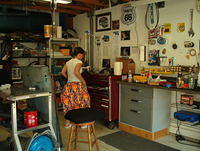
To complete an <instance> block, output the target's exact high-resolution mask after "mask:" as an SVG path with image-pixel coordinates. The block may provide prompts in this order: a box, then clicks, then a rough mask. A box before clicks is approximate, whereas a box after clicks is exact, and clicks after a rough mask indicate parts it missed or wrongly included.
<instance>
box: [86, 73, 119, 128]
mask: <svg viewBox="0 0 200 151" xmlns="http://www.w3.org/2000/svg"><path fill="white" fill-rule="evenodd" d="M83 77H84V79H85V80H86V83H87V88H88V92H89V94H90V99H91V105H92V108H95V109H97V110H101V111H103V112H104V114H105V118H104V119H105V121H106V122H108V123H109V125H108V128H110V129H112V128H114V127H113V125H115V121H117V120H118V119H119V84H118V82H117V81H119V80H121V76H113V75H103V74H93V73H85V74H83Z"/></svg>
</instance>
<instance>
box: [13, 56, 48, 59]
mask: <svg viewBox="0 0 200 151" xmlns="http://www.w3.org/2000/svg"><path fill="white" fill-rule="evenodd" d="M49 57H50V56H30V57H13V58H21V59H24V58H49Z"/></svg>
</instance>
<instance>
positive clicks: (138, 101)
mask: <svg viewBox="0 0 200 151" xmlns="http://www.w3.org/2000/svg"><path fill="white" fill-rule="evenodd" d="M131 101H132V102H136V103H141V102H142V101H140V100H134V99H132V100H131Z"/></svg>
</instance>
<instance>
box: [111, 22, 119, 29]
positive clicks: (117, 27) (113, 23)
mask: <svg viewBox="0 0 200 151" xmlns="http://www.w3.org/2000/svg"><path fill="white" fill-rule="evenodd" d="M112 30H119V20H113V21H112Z"/></svg>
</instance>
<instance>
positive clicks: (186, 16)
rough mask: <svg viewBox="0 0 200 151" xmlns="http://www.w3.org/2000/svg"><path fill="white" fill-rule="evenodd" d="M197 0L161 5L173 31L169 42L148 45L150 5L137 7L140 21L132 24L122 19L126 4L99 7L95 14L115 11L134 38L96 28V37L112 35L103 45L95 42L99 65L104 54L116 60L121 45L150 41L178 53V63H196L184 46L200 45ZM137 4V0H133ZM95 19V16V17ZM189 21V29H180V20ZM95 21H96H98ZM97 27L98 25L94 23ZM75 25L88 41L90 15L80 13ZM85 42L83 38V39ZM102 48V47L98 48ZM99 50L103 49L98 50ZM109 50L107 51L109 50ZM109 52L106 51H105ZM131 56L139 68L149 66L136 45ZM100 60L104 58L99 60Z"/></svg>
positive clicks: (170, 0)
mask: <svg viewBox="0 0 200 151" xmlns="http://www.w3.org/2000/svg"><path fill="white" fill-rule="evenodd" d="M195 2H196V0H168V1H167V2H166V6H165V8H161V9H160V22H159V24H160V25H162V24H165V23H171V25H172V32H171V34H165V35H164V37H165V38H167V41H168V42H167V44H165V45H158V44H156V45H154V46H148V36H147V29H146V27H145V26H144V16H145V12H146V5H143V6H137V7H136V14H137V18H136V22H135V23H134V24H132V25H124V24H122V22H121V7H122V6H123V5H118V6H115V7H112V8H107V9H104V10H98V11H96V12H95V14H96V15H97V14H102V13H105V12H111V13H112V20H117V19H119V20H120V29H119V32H121V31H124V30H130V31H131V40H128V41H121V40H120V35H119V36H115V35H114V34H113V32H114V31H113V30H111V31H104V32H96V33H95V37H97V38H100V39H102V37H103V36H104V35H109V36H110V41H109V42H103V41H102V40H101V42H102V43H101V45H100V47H97V46H96V44H95V49H94V52H95V54H96V55H95V56H94V57H95V58H94V59H95V66H96V68H98V67H97V65H101V60H102V59H103V58H105V59H106V58H111V59H112V62H114V59H115V57H119V56H120V47H121V46H136V45H139V46H140V45H146V46H147V47H148V48H149V50H150V49H160V50H163V49H164V48H166V49H167V52H166V56H168V57H174V58H175V62H174V64H175V65H196V57H190V59H186V57H185V56H186V55H187V53H188V48H184V41H190V40H191V41H193V42H194V43H195V47H194V48H195V49H197V50H198V49H199V48H198V47H199V44H198V43H199V42H198V41H199V39H200V35H199V33H200V21H199V18H200V13H198V12H197V10H196V6H195V4H196V3H195ZM131 4H134V2H131ZM191 8H194V25H193V28H194V31H195V36H194V37H193V38H190V37H189V36H188V30H189V27H190V24H189V20H190V9H191ZM94 19H95V18H94ZM180 22H185V24H186V30H185V32H183V33H180V32H177V23H180ZM94 24H95V22H94ZM94 27H95V26H94ZM74 28H75V29H76V30H77V31H78V33H79V36H80V38H81V40H82V41H84V40H83V39H84V36H83V35H84V32H85V31H86V30H89V19H88V18H87V15H86V14H83V15H78V16H77V17H75V18H74ZM136 30H137V33H138V42H137V36H136V35H137V34H136ZM173 43H176V44H177V45H178V49H176V50H173V49H172V47H171V46H172V44H173ZM81 44H82V46H83V42H81ZM98 48H99V49H98ZM98 50H99V51H98ZM106 52H107V53H106ZM105 53H106V54H105ZM131 58H133V59H134V61H135V62H136V71H137V72H139V71H140V68H141V67H142V66H145V67H146V66H147V62H140V61H139V50H137V49H134V48H132V50H131ZM98 60H100V62H99V61H98Z"/></svg>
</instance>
